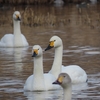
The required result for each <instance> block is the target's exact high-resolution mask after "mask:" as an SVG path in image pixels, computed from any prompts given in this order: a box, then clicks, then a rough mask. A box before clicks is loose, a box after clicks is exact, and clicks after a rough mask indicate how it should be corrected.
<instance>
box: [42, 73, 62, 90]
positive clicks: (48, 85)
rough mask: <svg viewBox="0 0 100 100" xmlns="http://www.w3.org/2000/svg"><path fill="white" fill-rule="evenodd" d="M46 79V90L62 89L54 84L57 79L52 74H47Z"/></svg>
mask: <svg viewBox="0 0 100 100" xmlns="http://www.w3.org/2000/svg"><path fill="white" fill-rule="evenodd" d="M44 79H45V88H46V90H57V89H61V87H60V86H59V85H53V84H52V83H53V82H54V81H55V80H56V78H55V77H54V76H53V75H52V74H50V73H45V74H44Z"/></svg>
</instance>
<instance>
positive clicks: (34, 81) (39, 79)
mask: <svg viewBox="0 0 100 100" xmlns="http://www.w3.org/2000/svg"><path fill="white" fill-rule="evenodd" d="M53 47H54V48H55V58H54V62H53V65H52V68H51V70H50V71H49V73H45V74H44V73H43V57H42V56H43V53H42V48H41V47H40V46H39V45H35V46H33V49H32V54H34V55H35V56H34V55H33V57H34V75H31V76H29V77H28V79H27V80H26V83H25V85H24V90H28V91H36V90H37V91H42V90H55V89H60V87H59V86H53V85H52V82H53V81H54V80H55V79H56V78H57V77H58V75H59V74H60V73H61V72H64V73H67V74H68V75H69V76H70V78H71V80H72V83H83V82H86V80H87V74H86V72H85V71H84V70H83V69H82V68H80V67H79V66H77V65H70V66H67V67H64V66H62V52H63V43H62V40H61V39H60V38H59V37H58V36H53V37H51V39H50V43H49V45H48V47H47V48H46V49H45V50H48V49H51V48H53Z"/></svg>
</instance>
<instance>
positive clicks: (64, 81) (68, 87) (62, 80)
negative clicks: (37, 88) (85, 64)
mask: <svg viewBox="0 0 100 100" xmlns="http://www.w3.org/2000/svg"><path fill="white" fill-rule="evenodd" d="M52 84H59V85H60V86H61V87H62V88H63V93H64V94H63V100H71V97H72V82H71V78H70V76H69V75H68V74H67V73H61V74H59V76H58V79H57V80H56V81H55V82H53V83H52Z"/></svg>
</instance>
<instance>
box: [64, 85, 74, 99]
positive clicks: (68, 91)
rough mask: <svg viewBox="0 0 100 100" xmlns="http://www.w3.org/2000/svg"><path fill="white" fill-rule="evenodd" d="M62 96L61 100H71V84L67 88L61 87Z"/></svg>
mask: <svg viewBox="0 0 100 100" xmlns="http://www.w3.org/2000/svg"><path fill="white" fill-rule="evenodd" d="M63 93H64V97H63V100H71V97H72V86H71V85H69V86H68V87H67V88H63Z"/></svg>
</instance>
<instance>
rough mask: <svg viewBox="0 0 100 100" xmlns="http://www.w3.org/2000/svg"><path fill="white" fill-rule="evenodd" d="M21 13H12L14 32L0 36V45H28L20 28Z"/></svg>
mask: <svg viewBox="0 0 100 100" xmlns="http://www.w3.org/2000/svg"><path fill="white" fill-rule="evenodd" d="M20 20H21V15H20V12H19V11H15V12H14V14H13V25H14V28H13V30H14V34H6V35H4V36H3V37H2V38H1V41H0V47H24V46H28V45H29V44H28V42H27V40H26V38H25V36H24V35H23V34H22V33H21V30H20Z"/></svg>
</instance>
